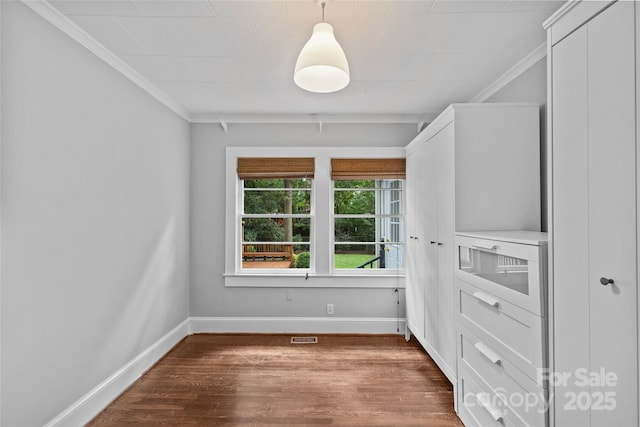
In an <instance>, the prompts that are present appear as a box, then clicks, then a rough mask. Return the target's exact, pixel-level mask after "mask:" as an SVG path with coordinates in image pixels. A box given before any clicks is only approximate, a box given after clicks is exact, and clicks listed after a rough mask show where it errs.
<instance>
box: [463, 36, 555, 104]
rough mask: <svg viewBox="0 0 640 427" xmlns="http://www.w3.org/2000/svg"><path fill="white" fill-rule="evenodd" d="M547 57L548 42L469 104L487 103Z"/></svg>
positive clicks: (510, 69)
mask: <svg viewBox="0 0 640 427" xmlns="http://www.w3.org/2000/svg"><path fill="white" fill-rule="evenodd" d="M545 56H547V43H546V42H544V43H542V44H541V45H540V46H538V47H537V48H535V49H534V50H533V51H531V53H529V54H528V55H527V56H525V57H524V58H523V59H522V60H520V62H518V63H517V64H516V65H514V66H513V67H511V68H509V69H508V70H507V71H506V72H505V73H504V74H503V75H501V76H500V77H498V79H497V80H496V81H494V82H493V83H491V84H490V85H489V86H487V87H486V88H485V89H483V90H482V91H481V92H480V93H479V94H477V95H476V96H475V97H473V98H472V99H471V100H470V101H469V102H470V103H479V102H485V101H486V100H487V99H489V98H491V97H492V96H493V95H495V94H496V93H497V92H498V91H499V90H500V89H502V88H504V87H505V86H507V85H508V84H509V83H511V82H512V81H514V80H515V79H516V78H517V77H519V76H520V75H522V74H523V73H524V72H525V71H527V70H528V69H529V68H531V67H532V66H533V65H534V64H535V63H537V62H538V61H540V60H541V59H542V58H544V57H545Z"/></svg>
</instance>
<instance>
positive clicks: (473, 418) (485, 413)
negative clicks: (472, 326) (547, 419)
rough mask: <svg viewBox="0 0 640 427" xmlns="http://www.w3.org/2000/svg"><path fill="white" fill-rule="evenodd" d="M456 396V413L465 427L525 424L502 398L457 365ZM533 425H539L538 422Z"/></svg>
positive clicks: (503, 426)
mask: <svg viewBox="0 0 640 427" xmlns="http://www.w3.org/2000/svg"><path fill="white" fill-rule="evenodd" d="M458 396H459V398H458V405H459V408H458V415H459V416H460V419H462V422H463V423H464V425H465V426H466V427H472V426H477V427H511V426H514V427H515V426H518V427H522V426H526V425H527V423H525V422H524V421H523V420H521V419H520V418H518V416H517V415H516V414H515V413H514V412H513V410H511V408H510V407H509V406H508V405H507V404H506V403H505V402H504V400H502V399H501V398H500V397H499V396H497V395H496V394H495V393H493V392H492V391H491V390H490V389H488V388H487V387H486V386H485V385H483V383H482V381H480V380H479V379H478V378H477V377H476V376H475V375H474V374H472V373H471V371H469V370H467V369H466V368H465V367H464V366H459V367H458ZM542 425H544V424H542ZM534 426H535V427H540V424H535V425H534ZM534 426H532V427H534Z"/></svg>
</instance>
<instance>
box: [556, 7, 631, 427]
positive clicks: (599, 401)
mask: <svg viewBox="0 0 640 427" xmlns="http://www.w3.org/2000/svg"><path fill="white" fill-rule="evenodd" d="M639 6H640V5H639V4H637V3H636V2H633V1H617V2H608V1H598V2H586V1H576V2H569V3H568V4H567V5H565V6H564V7H562V8H561V9H560V10H559V11H558V12H557V13H556V14H554V16H552V17H551V18H550V19H549V20H548V21H547V22H546V23H545V27H546V28H547V31H548V42H549V43H548V45H549V55H548V58H549V61H548V66H549V79H548V81H549V87H550V91H549V97H550V99H549V101H550V103H549V104H550V113H549V138H548V140H549V144H550V146H549V150H548V152H549V153H550V156H549V161H550V164H549V165H548V166H549V182H550V183H551V191H550V213H551V216H550V219H551V220H550V235H551V245H550V249H551V257H550V258H551V265H550V271H551V274H550V314H551V327H550V360H549V362H550V368H551V370H552V371H553V372H554V375H553V376H552V379H553V381H552V383H551V386H552V387H551V389H550V391H551V396H552V407H551V416H550V418H551V424H552V425H554V424H555V425H556V426H558V427H564V426H584V427H589V426H621V427H626V426H637V425H638V423H639V421H640V420H639V416H638V408H639V406H640V402H639V400H638V399H639V396H638V385H639V383H638V372H639V370H638V297H639V295H638V265H639V262H638V261H639V259H638V241H639V238H638V237H639V235H638V207H637V206H638V205H637V203H638V173H637V171H638V153H637V135H638V108H637V104H636V102H637V96H638V90H637V87H638V86H637V85H638V62H637V61H638V59H639V58H640V56H639V55H638V48H639V46H638V45H639V38H638V29H639V28H638V23H639V22H640V21H639V16H640V10H639V9H640V8H639Z"/></svg>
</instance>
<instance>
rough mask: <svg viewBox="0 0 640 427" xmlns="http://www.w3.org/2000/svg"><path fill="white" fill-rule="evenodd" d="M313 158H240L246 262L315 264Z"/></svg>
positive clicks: (271, 265)
mask: <svg viewBox="0 0 640 427" xmlns="http://www.w3.org/2000/svg"><path fill="white" fill-rule="evenodd" d="M313 172H314V162H313V159H308V158H239V159H238V178H239V179H240V181H241V190H242V203H241V212H240V215H239V220H240V222H241V233H240V239H241V245H240V247H241V250H242V254H241V260H242V263H241V268H242V269H270V270H273V269H277V270H282V269H290V268H298V269H309V268H310V267H311V260H312V257H311V232H312V211H311V197H312V188H313V185H312V183H313V182H312V181H313Z"/></svg>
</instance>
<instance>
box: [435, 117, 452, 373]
mask: <svg viewBox="0 0 640 427" xmlns="http://www.w3.org/2000/svg"><path fill="white" fill-rule="evenodd" d="M453 133H454V126H453V124H452V125H449V127H448V128H447V129H445V130H444V131H442V132H441V135H442V138H440V139H439V140H438V141H437V142H436V144H435V147H434V148H435V152H436V156H435V157H436V158H437V159H438V160H437V167H438V206H437V209H438V213H437V218H438V225H437V227H438V229H437V235H438V238H437V241H438V246H437V250H438V254H437V255H438V280H437V283H438V285H437V287H438V308H439V310H440V317H439V324H440V327H439V336H438V353H439V354H440V356H441V357H442V360H443V362H444V363H445V365H447V367H448V368H449V370H450V371H451V373H452V374H453V377H454V378H455V375H456V334H455V305H454V296H455V279H454V271H455V266H454V263H455V256H454V254H455V252H454V251H455V243H454V233H455V224H454V222H455V206H454V205H455V194H456V193H455V188H454V184H455V183H454V175H455V174H454V160H455V159H454V148H455V147H454V135H453Z"/></svg>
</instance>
